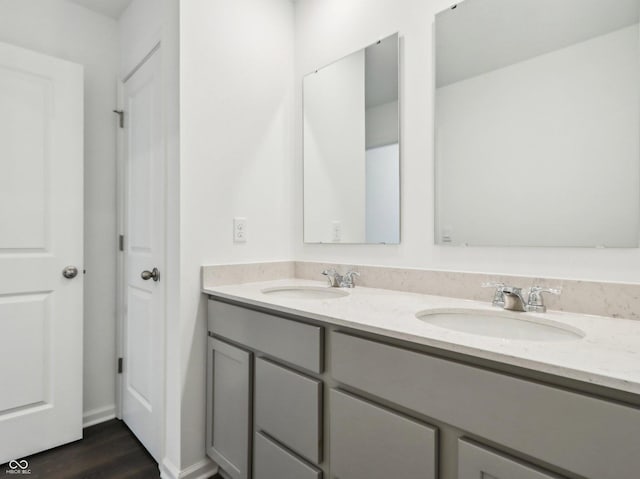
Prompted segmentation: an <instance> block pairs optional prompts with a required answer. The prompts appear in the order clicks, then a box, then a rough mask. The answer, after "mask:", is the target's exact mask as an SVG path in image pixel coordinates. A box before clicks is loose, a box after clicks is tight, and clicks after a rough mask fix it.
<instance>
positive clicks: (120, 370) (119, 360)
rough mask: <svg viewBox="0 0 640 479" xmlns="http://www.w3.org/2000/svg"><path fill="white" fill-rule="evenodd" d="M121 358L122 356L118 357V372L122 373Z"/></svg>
mask: <svg viewBox="0 0 640 479" xmlns="http://www.w3.org/2000/svg"><path fill="white" fill-rule="evenodd" d="M123 361H124V360H123V359H122V358H118V374H122V363H123Z"/></svg>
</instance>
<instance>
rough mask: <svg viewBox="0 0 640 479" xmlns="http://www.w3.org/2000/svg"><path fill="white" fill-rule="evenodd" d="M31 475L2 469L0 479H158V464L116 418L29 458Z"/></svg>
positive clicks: (3, 466) (0, 467)
mask: <svg viewBox="0 0 640 479" xmlns="http://www.w3.org/2000/svg"><path fill="white" fill-rule="evenodd" d="M26 459H27V461H29V469H30V470H31V474H30V475H22V474H20V475H12V474H8V473H7V470H8V469H9V467H8V465H7V464H4V465H2V466H0V478H4V477H7V478H9V477H29V478H31V479H36V478H37V479H111V478H113V479H116V478H117V479H156V478H159V477H160V472H159V470H158V465H157V464H156V462H155V461H154V460H153V458H152V457H151V456H150V455H149V453H148V452H147V451H146V449H145V448H144V447H143V446H142V444H140V442H138V440H137V439H136V437H135V436H134V435H133V433H131V431H129V429H128V428H127V427H126V426H125V424H124V423H123V422H122V421H118V420H117V419H114V420H112V421H107V422H104V423H102V424H98V425H96V426H92V427H89V428H87V429H85V430H84V438H83V439H82V440H80V441H76V442H73V443H71V444H66V445H64V446H60V447H57V448H55V449H51V450H49V451H44V452H41V453H39V454H36V455H33V456H31V457H27V458H26Z"/></svg>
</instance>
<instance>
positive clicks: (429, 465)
mask: <svg viewBox="0 0 640 479" xmlns="http://www.w3.org/2000/svg"><path fill="white" fill-rule="evenodd" d="M329 410H330V413H329V415H330V418H331V419H330V424H331V433H330V434H331V437H330V441H329V442H330V444H331V446H330V447H331V453H330V458H331V465H330V470H331V478H332V479H390V478H393V479H435V478H436V477H437V475H436V474H437V471H436V451H437V445H436V444H437V430H436V429H434V428H432V427H429V426H427V425H425V424H422V423H420V422H418V421H415V420H413V419H410V418H407V417H405V416H402V415H400V414H397V413H395V412H392V411H390V410H388V409H385V408H383V407H380V406H377V405H374V404H373V403H370V402H368V401H364V400H362V399H359V398H357V397H355V396H353V395H351V394H346V393H344V392H342V391H339V390H336V389H332V390H331V393H330V399H329Z"/></svg>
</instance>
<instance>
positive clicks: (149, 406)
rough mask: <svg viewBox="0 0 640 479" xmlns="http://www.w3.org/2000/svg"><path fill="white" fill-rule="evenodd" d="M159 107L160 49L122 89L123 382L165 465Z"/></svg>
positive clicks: (128, 414)
mask: <svg viewBox="0 0 640 479" xmlns="http://www.w3.org/2000/svg"><path fill="white" fill-rule="evenodd" d="M161 104H162V96H161V76H160V52H159V51H156V52H155V53H154V54H153V55H152V56H151V57H150V58H149V59H148V60H147V61H146V62H145V63H144V64H143V65H142V66H141V67H140V69H138V71H136V73H135V74H134V75H133V76H132V77H131V78H129V79H128V80H127V82H126V83H125V85H124V128H125V134H124V151H125V153H124V156H125V161H124V163H125V188H124V194H125V198H124V210H125V212H124V215H125V240H124V244H125V248H124V255H125V258H124V263H125V265H124V283H125V284H124V303H125V304H124V318H123V338H122V339H123V347H122V350H123V355H124V356H123V373H122V378H121V381H122V384H121V391H122V418H123V420H124V421H125V423H126V424H127V425H128V426H129V428H130V429H131V430H132V431H133V432H134V434H135V435H136V436H137V437H138V439H140V441H141V442H142V444H144V446H145V447H146V448H147V450H148V451H149V452H150V453H151V455H153V457H154V458H155V459H156V460H159V459H160V457H159V455H160V452H161V445H162V442H161V439H162V414H163V412H162V411H163V381H164V327H165V320H164V316H165V313H164V311H165V302H164V301H165V299H164V297H165V294H164V280H163V277H162V275H163V273H164V263H165V261H164V258H165V244H164V238H165V226H164V225H165V221H164V212H165V176H164V170H165V161H164V145H163V132H162V111H161ZM154 272H157V275H156V274H153V273H154ZM143 276H144V279H143Z"/></svg>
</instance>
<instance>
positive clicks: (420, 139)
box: [294, 0, 640, 281]
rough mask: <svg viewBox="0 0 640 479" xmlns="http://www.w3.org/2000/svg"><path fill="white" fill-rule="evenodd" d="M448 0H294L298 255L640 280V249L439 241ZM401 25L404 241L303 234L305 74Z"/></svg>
mask: <svg viewBox="0 0 640 479" xmlns="http://www.w3.org/2000/svg"><path fill="white" fill-rule="evenodd" d="M450 4H451V2H450V1H448V0H349V1H345V0H299V1H298V2H297V3H296V28H295V31H296V88H297V90H296V101H297V107H296V126H295V129H294V131H295V132H296V158H297V161H296V162H295V168H296V171H295V176H294V178H295V179H296V180H295V184H296V185H297V191H296V198H297V199H298V200H297V201H296V211H295V214H294V221H295V225H296V227H295V231H294V235H295V236H294V238H295V241H294V251H295V255H294V256H295V258H296V259H299V260H317V261H340V262H346V263H366V264H380V265H397V266H406V267H423V268H433V269H442V270H457V271H484V272H493V273H506V274H523V275H535V276H543V277H566V278H576V279H580V278H581V279H594V280H617V281H640V250H639V249H619V250H607V249H604V250H602V249H575V248H566V249H560V248H488V247H487V248H462V247H446V246H435V245H434V193H433V184H434V173H433V171H434V154H433V150H434V145H433V129H434V128H433V108H434V101H433V96H434V94H433V91H434V79H433V64H434V58H433V51H434V45H433V20H434V16H435V14H436V13H437V12H438V11H440V10H444V9H445V8H448V7H449V6H450ZM395 31H399V32H400V35H401V51H402V53H401V68H402V70H401V91H402V93H401V98H402V112H401V124H402V156H403V157H402V188H403V190H402V208H403V211H402V244H401V245H398V246H376V245H369V246H348V245H304V244H303V242H302V206H301V202H300V201H299V199H300V198H302V189H301V184H302V182H301V180H300V178H302V161H301V155H302V142H301V133H300V131H301V124H302V113H301V111H302V105H301V98H302V94H301V91H300V80H301V78H302V75H303V74H304V73H306V72H309V71H311V70H313V69H316V68H318V67H320V66H322V65H326V64H328V63H330V62H332V61H334V60H335V59H337V58H341V57H343V56H344V55H345V54H348V53H350V52H353V51H356V50H358V49H360V48H362V47H363V46H365V45H369V44H371V43H372V42H373V41H375V40H376V39H379V38H383V37H385V36H387V35H389V34H391V33H393V32H395Z"/></svg>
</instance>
